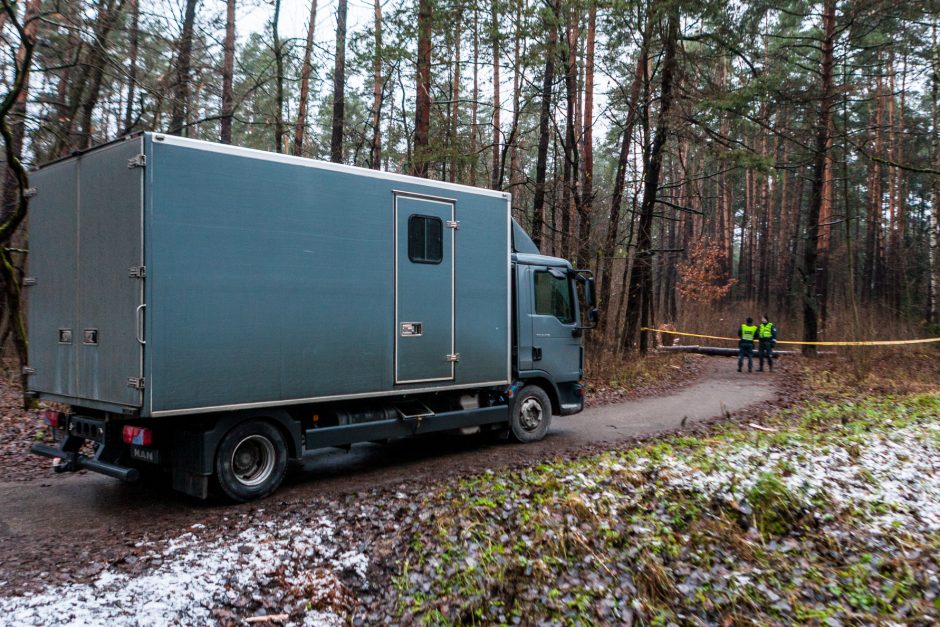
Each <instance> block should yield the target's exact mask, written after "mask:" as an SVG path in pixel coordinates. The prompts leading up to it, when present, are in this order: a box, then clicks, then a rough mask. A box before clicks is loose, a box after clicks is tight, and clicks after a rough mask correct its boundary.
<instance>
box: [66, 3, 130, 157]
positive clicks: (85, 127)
mask: <svg viewBox="0 0 940 627" xmlns="http://www.w3.org/2000/svg"><path fill="white" fill-rule="evenodd" d="M123 8H124V0H117V3H116V4H114V3H113V1H112V0H107V2H102V3H101V4H100V5H99V8H98V29H99V31H98V36H97V37H95V42H94V45H93V46H92V51H93V53H94V55H93V56H94V62H93V63H89V68H90V71H89V74H88V77H87V80H85V81H83V85H82V89H83V90H84V89H85V88H87V91H83V92H82V93H83V94H84V96H83V98H82V99H81V106H80V107H79V108H80V111H81V117H80V118H79V124H78V129H79V131H78V140H77V142H76V147H77V148H80V149H85V148H90V147H91V146H92V144H93V143H94V139H93V137H92V135H93V133H94V127H93V121H92V120H93V117H94V112H95V108H96V107H97V106H98V100H99V98H100V95H101V84H102V81H103V80H104V69H105V63H106V59H107V46H108V36H109V35H110V33H111V31H112V30H113V29H114V26H115V24H116V23H117V20H118V17H119V16H120V13H121V9H123Z"/></svg>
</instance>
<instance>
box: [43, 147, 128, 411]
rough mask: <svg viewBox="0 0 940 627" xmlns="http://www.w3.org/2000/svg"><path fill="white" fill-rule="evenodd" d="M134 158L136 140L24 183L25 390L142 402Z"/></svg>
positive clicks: (64, 163)
mask: <svg viewBox="0 0 940 627" xmlns="http://www.w3.org/2000/svg"><path fill="white" fill-rule="evenodd" d="M142 153H143V140H142V138H140V137H136V138H133V139H130V140H127V141H124V142H120V143H115V144H112V145H110V146H105V147H102V148H98V149H96V150H92V151H90V152H88V153H85V154H83V155H79V156H77V157H73V158H70V159H67V160H65V161H62V162H59V163H55V164H52V165H50V166H47V167H45V168H42V169H40V170H39V171H38V172H36V173H35V174H34V175H32V177H31V178H32V182H33V184H34V185H35V187H36V191H37V193H36V197H35V198H34V199H33V200H32V202H31V206H30V245H31V246H30V247H31V249H32V254H31V255H30V273H31V275H32V276H34V277H35V278H36V284H35V287H34V288H32V290H33V291H31V292H30V293H29V301H30V302H29V312H30V314H29V327H30V328H29V331H30V348H31V350H30V361H31V365H32V367H33V368H34V369H35V371H36V372H35V375H34V376H33V377H31V379H30V388H31V389H33V390H36V391H39V392H45V393H47V394H53V395H57V396H63V397H67V398H70V399H78V400H79V401H81V400H91V401H97V402H99V403H108V404H116V405H121V406H128V407H139V406H140V404H141V390H140V387H141V385H142V379H141V377H142V376H143V370H142V369H143V344H142V343H141V342H139V341H138V333H139V328H140V324H141V323H142V321H143V320H142V318H143V276H144V274H145V271H144V270H143V229H142V224H143V173H144V168H143V167H142V166H143V165H144V161H143V159H141V158H140V155H141V154H142ZM141 340H142V338H141Z"/></svg>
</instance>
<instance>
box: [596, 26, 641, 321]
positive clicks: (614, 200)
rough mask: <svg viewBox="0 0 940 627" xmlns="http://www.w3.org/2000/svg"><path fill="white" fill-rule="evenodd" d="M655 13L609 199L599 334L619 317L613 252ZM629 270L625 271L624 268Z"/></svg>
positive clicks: (636, 77) (629, 104)
mask: <svg viewBox="0 0 940 627" xmlns="http://www.w3.org/2000/svg"><path fill="white" fill-rule="evenodd" d="M652 25H653V19H652V16H647V20H646V27H645V28H644V29H643V40H642V43H641V44H640V53H639V56H638V57H637V62H636V71H635V72H634V74H633V84H632V85H631V86H630V99H629V100H628V101H627V119H626V122H625V123H624V125H623V135H622V136H621V139H620V155H619V157H618V158H617V172H616V174H615V175H614V189H613V196H612V197H611V199H610V216H609V218H608V221H607V236H606V237H605V238H604V249H603V254H602V268H601V271H600V289H599V290H598V294H597V296H598V298H597V300H598V303H599V304H600V307H599V308H598V313H599V316H600V317H599V321H598V329H599V333H598V335H599V336H602V334H603V333H604V332H605V330H606V329H607V328H608V325H613V324H615V323H616V320H614V319H612V318H611V317H610V314H611V308H610V305H611V304H612V299H611V291H610V285H611V273H612V272H613V261H614V254H615V253H616V251H617V236H618V231H619V225H620V210H621V206H622V205H623V195H624V189H625V188H626V180H627V165H628V163H629V160H630V144H631V143H632V142H633V129H634V127H635V126H636V118H637V111H638V110H639V98H640V86H641V85H642V83H643V75H644V72H645V68H646V66H647V55H648V54H649V41H650V37H652ZM624 272H626V270H624Z"/></svg>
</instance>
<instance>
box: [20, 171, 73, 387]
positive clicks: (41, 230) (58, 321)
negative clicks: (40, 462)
mask: <svg viewBox="0 0 940 627" xmlns="http://www.w3.org/2000/svg"><path fill="white" fill-rule="evenodd" d="M30 183H31V185H32V186H33V187H35V188H36V196H35V197H34V198H33V199H32V200H31V201H30V204H29V211H30V217H29V222H30V224H29V243H30V249H31V251H30V255H29V270H28V274H29V276H30V277H31V278H32V279H34V280H35V284H34V285H33V286H32V287H28V288H26V289H27V291H26V301H27V305H28V321H29V358H30V366H31V367H32V368H33V369H34V370H35V374H33V375H32V376H31V377H30V378H29V387H30V390H32V391H35V392H42V393H47V394H56V395H60V396H66V397H72V396H75V394H76V393H77V391H78V367H77V363H76V355H75V341H76V333H75V327H76V317H77V315H76V289H75V288H76V285H77V281H76V273H77V259H76V254H77V251H78V247H77V245H76V244H77V231H78V211H77V209H78V160H77V159H68V160H66V161H61V162H59V163H55V164H53V165H50V166H48V167H46V168H43V169H41V170H39V171H38V172H35V173H32V174H30ZM60 340H61V341H60Z"/></svg>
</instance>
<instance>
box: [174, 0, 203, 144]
mask: <svg viewBox="0 0 940 627" xmlns="http://www.w3.org/2000/svg"><path fill="white" fill-rule="evenodd" d="M198 4H199V0H186V12H185V14H184V15H183V31H182V33H181V34H180V41H179V55H178V56H177V58H176V93H175V94H174V95H173V108H172V113H171V114H170V125H169V128H168V129H167V132H168V133H169V134H170V135H182V134H183V125H184V124H185V123H186V111H187V110H188V109H189V73H190V70H191V66H192V59H193V26H194V24H195V22H196V5H198Z"/></svg>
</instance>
